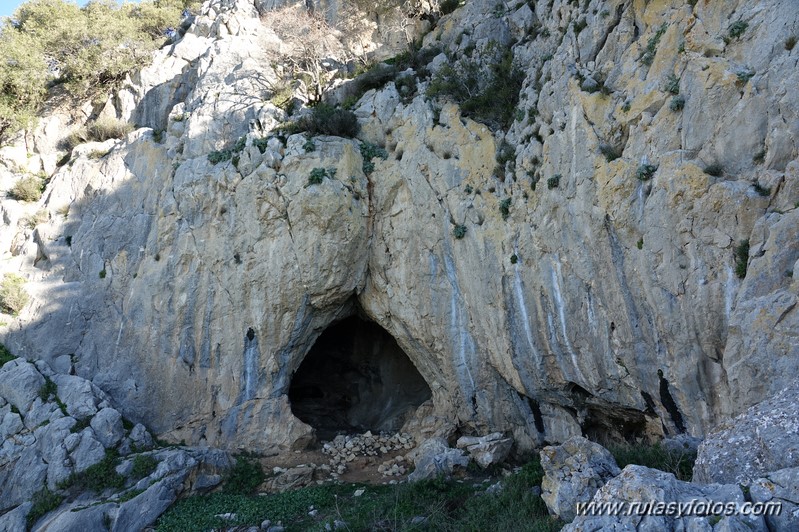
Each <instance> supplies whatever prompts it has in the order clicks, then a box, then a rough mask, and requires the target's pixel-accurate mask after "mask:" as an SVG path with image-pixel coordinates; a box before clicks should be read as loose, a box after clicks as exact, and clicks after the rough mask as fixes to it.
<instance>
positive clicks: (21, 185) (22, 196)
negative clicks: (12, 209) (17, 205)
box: [11, 175, 44, 202]
mask: <svg viewBox="0 0 799 532" xmlns="http://www.w3.org/2000/svg"><path fill="white" fill-rule="evenodd" d="M43 189H44V181H43V180H42V179H40V178H38V177H36V176H33V175H30V176H28V177H23V178H22V179H20V180H19V181H17V182H16V183H15V184H14V186H13V187H12V189H11V197H12V198H14V199H15V200H17V201H28V202H34V201H39V200H40V199H41V197H42V190H43Z"/></svg>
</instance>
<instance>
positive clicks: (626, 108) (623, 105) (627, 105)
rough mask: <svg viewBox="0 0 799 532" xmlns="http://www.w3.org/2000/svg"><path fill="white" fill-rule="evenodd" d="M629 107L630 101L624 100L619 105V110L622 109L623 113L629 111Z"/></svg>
mask: <svg viewBox="0 0 799 532" xmlns="http://www.w3.org/2000/svg"><path fill="white" fill-rule="evenodd" d="M630 107H631V105H630V102H629V101H626V102H624V103H623V104H622V105H621V110H622V112H624V113H629V112H630Z"/></svg>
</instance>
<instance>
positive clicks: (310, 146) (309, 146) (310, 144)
mask: <svg viewBox="0 0 799 532" xmlns="http://www.w3.org/2000/svg"><path fill="white" fill-rule="evenodd" d="M302 149H303V150H305V153H311V152H312V151H314V150H315V149H316V144H314V141H313V139H312V138H308V139H306V140H305V144H303V145H302ZM261 153H263V152H261Z"/></svg>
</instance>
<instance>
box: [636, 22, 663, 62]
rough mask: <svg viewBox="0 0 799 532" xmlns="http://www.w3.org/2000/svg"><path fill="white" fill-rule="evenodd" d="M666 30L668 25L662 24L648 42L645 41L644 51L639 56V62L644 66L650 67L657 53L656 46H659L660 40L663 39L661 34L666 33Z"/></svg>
mask: <svg viewBox="0 0 799 532" xmlns="http://www.w3.org/2000/svg"><path fill="white" fill-rule="evenodd" d="M666 28H668V25H667V24H663V25H662V26H661V27H660V28H658V30H657V31H656V32H655V35H653V36H652V37H650V39H649V41H647V43H646V49H645V50H644V53H643V54H641V57H640V61H641V62H642V63H643V64H645V65H646V66H650V65H652V62H653V61H654V60H655V54H656V53H657V49H658V44H660V39H661V38H662V37H663V34H664V33H666Z"/></svg>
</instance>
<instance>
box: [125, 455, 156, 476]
mask: <svg viewBox="0 0 799 532" xmlns="http://www.w3.org/2000/svg"><path fill="white" fill-rule="evenodd" d="M156 467H158V460H156V459H155V458H153V457H152V456H150V455H149V454H137V455H136V456H135V457H134V458H133V468H132V469H131V470H130V471H131V473H130V474H131V476H133V478H135V479H140V478H144V477H147V476H150V474H151V473H152V472H153V471H155V468H156Z"/></svg>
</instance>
